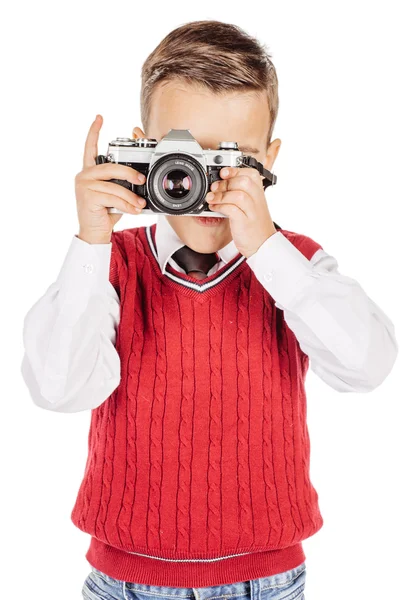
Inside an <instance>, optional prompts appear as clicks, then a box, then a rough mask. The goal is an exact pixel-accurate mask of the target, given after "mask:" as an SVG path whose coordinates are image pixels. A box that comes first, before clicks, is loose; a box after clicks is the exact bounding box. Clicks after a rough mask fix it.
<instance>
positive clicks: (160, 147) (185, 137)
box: [106, 129, 243, 218]
mask: <svg viewBox="0 0 400 600" xmlns="http://www.w3.org/2000/svg"><path fill="white" fill-rule="evenodd" d="M133 149H134V151H132V150H133ZM176 153H179V154H183V155H188V156H190V158H192V159H193V158H194V159H195V160H196V161H197V163H198V164H199V165H200V167H202V170H201V172H202V173H203V174H204V177H205V179H206V182H208V179H207V166H220V167H221V168H222V167H237V166H240V165H241V164H242V157H243V152H241V151H240V150H239V149H238V145H237V142H232V141H224V142H220V143H219V147H218V149H217V150H213V149H211V148H208V149H204V148H202V146H201V145H200V144H199V143H198V141H197V140H196V139H195V138H194V137H193V135H192V134H191V133H190V130H189V129H170V130H169V132H168V133H167V135H166V136H164V137H163V138H162V139H161V140H160V141H159V142H157V140H156V139H154V138H137V139H133V138H116V139H115V140H113V141H111V142H110V143H109V145H108V152H107V155H106V160H107V162H115V163H133V162H137V163H144V164H148V165H149V167H148V173H147V178H146V181H147V180H148V178H149V176H150V175H151V173H152V171H153V170H154V168H155V167H156V165H157V163H158V161H159V160H160V159H161V158H162V157H163V156H165V155H168V154H176ZM216 157H218V159H217V160H215V159H216ZM206 204H207V202H206V200H205V199H204V202H203V204H202V205H200V207H201V206H205V205H206ZM108 212H109V213H118V214H128V213H124V211H121V210H119V209H117V208H108ZM129 214H130V213H129ZM143 214H144V215H146V214H149V215H153V216H157V215H159V214H164V215H170V216H174V215H172V214H171V213H165V212H155V211H154V210H151V209H150V208H144V209H142V210H141V212H140V213H138V216H140V215H143ZM177 216H180V217H223V218H229V217H227V216H226V215H225V214H222V213H220V212H218V211H216V210H213V211H209V210H203V211H201V212H197V213H183V214H179V215H177Z"/></svg>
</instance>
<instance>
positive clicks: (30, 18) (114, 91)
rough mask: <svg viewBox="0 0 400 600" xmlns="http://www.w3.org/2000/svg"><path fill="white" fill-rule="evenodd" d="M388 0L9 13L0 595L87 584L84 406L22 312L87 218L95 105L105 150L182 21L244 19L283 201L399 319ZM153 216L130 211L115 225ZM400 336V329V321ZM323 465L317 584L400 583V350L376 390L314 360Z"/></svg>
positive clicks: (399, 134)
mask: <svg viewBox="0 0 400 600" xmlns="http://www.w3.org/2000/svg"><path fill="white" fill-rule="evenodd" d="M395 10H396V2H394V1H391V2H390V1H387V0H384V1H381V2H379V3H372V2H366V1H364V2H355V1H353V2H352V1H347V2H343V1H335V2H330V3H327V2H316V1H309V0H308V1H307V0H303V1H302V2H297V1H293V2H288V1H286V2H265V1H263V2H256V1H253V2H248V3H246V4H243V3H235V2H233V3H231V2H219V3H216V2H207V1H203V2H202V3H191V2H182V3H178V2H175V3H174V2H167V3H165V4H159V5H158V6H157V7H156V6H155V3H152V2H146V3H140V2H132V1H131V2H116V1H110V2H101V1H99V0H97V1H96V2H92V1H90V2H89V1H86V2H79V3H78V2H76V1H75V2H73V1H71V0H70V1H69V2H43V1H36V2H19V3H8V7H7V8H6V9H3V14H2V18H1V32H0V33H1V35H0V44H1V56H2V83H3V91H2V95H1V112H0V117H1V142H2V160H1V171H2V174H1V187H2V194H1V196H2V204H3V217H2V235H1V244H2V257H3V260H2V289H3V293H2V296H3V303H4V306H3V310H2V317H3V320H2V321H3V332H4V333H3V353H4V358H3V365H5V367H6V368H5V369H4V370H3V373H2V391H3V393H2V435H1V445H2V447H1V457H2V465H1V473H2V478H1V479H2V481H1V487H2V494H1V517H2V526H1V532H2V536H1V542H2V543H1V545H2V551H3V558H2V574H3V576H2V577H1V580H0V585H1V588H2V589H1V590H0V596H1V597H2V598H4V599H5V600H6V599H7V600H8V599H11V598H23V597H24V598H32V599H34V600H36V599H38V600H39V599H40V600H54V599H55V598H57V599H58V600H73V599H77V600H79V599H81V587H82V583H83V581H84V579H85V577H86V575H87V574H88V573H89V569H90V566H89V563H88V562H87V561H86V559H85V553H86V551H87V548H88V546H89V541H90V537H89V536H88V535H87V534H84V533H83V532H81V531H80V530H78V529H77V528H76V527H75V526H74V525H73V524H72V522H71V521H70V512H71V510H72V506H73V504H74V502H75V498H76V494H77V492H78V487H79V485H80V482H81V479H82V476H83V471H84V466H85V461H86V453H87V434H88V429H89V420H90V412H89V411H87V412H82V413H76V414H57V413H51V412H49V411H45V410H43V409H40V408H39V407H37V406H35V405H34V404H33V403H32V401H31V399H30V396H29V393H28V390H27V388H26V387H25V385H24V382H23V380H22V376H21V375H20V363H21V361H22V356H23V345H22V321H23V317H24V316H25V314H26V312H27V311H28V310H29V308H30V307H31V306H32V305H33V303H34V302H36V300H37V299H38V298H39V297H40V296H41V295H42V294H43V293H44V292H45V291H46V289H47V287H48V286H49V285H50V284H51V283H52V282H53V281H54V280H55V279H56V277H57V274H58V271H59V269H60V267H61V264H62V261H63V258H64V256H65V253H66V251H67V249H68V246H69V244H70V241H71V238H72V236H73V235H74V234H75V233H77V232H78V222H77V216H76V207H75V195H74V177H75V175H76V173H77V172H78V171H80V169H81V163H82V153H83V145H84V141H85V138H86V134H87V131H88V128H89V126H90V124H91V122H92V121H93V119H94V117H95V115H96V114H97V113H100V114H102V115H103V117H104V125H103V129H102V132H101V137H100V147H99V151H100V153H104V152H105V151H106V150H107V144H108V142H109V141H110V140H111V139H113V138H115V137H117V136H130V135H131V132H132V129H133V127H134V126H136V125H138V126H142V123H141V121H140V113H139V90H140V68H141V65H142V63H143V61H144V60H145V58H146V57H147V55H148V54H149V53H150V52H151V51H152V50H153V49H154V47H155V46H156V45H157V44H158V43H159V42H160V41H161V39H162V38H163V37H164V36H165V35H166V34H167V33H168V32H169V31H170V30H172V29H174V28H175V27H177V26H179V25H181V24H183V23H184V22H187V21H191V20H198V19H214V18H215V19H218V20H222V21H228V22H232V23H235V24H238V25H240V26H241V27H243V28H244V29H245V30H246V31H248V32H249V33H250V34H252V35H255V36H257V37H258V38H259V39H260V40H261V41H262V42H263V43H266V44H267V45H268V48H269V49H270V51H271V52H272V60H273V62H274V64H275V67H276V69H277V72H278V78H279V94H280V111H279V116H278V120H277V124H276V128H275V131H274V136H273V139H274V138H275V137H279V138H281V140H282V146H281V149H280V153H279V156H278V159H277V161H276V163H275V167H274V172H275V173H276V174H277V177H278V185H277V186H276V187H275V188H274V189H273V190H271V188H269V189H268V190H267V192H266V197H267V201H268V203H269V207H270V211H271V215H272V218H273V219H274V220H275V221H276V222H277V223H278V224H279V225H280V226H281V227H283V228H286V229H289V230H292V231H297V232H300V233H304V234H306V235H308V236H310V237H312V238H313V239H314V240H316V241H317V242H319V243H320V244H321V245H322V246H323V248H324V249H325V250H326V251H327V252H329V253H330V254H333V255H334V256H335V257H336V258H337V260H338V262H339V270H340V271H341V272H342V273H343V274H346V275H348V276H350V277H354V278H355V279H357V280H358V281H359V282H360V284H361V285H362V287H363V288H364V290H365V291H366V292H367V293H368V295H369V296H370V297H371V298H372V299H373V300H374V301H375V302H376V303H377V304H378V305H379V306H381V308H382V309H383V310H384V311H385V312H386V313H387V314H388V315H389V316H390V318H391V319H392V320H393V322H394V324H395V326H396V327H397V328H398V329H399V330H400V328H399V320H400V318H399V287H400V286H399V267H398V263H399V258H400V257H399V234H400V228H399V222H398V217H399V199H400V196H399V177H398V176H399V162H400V151H399V147H400V118H399V106H400V86H399V58H400V42H399V40H400V36H399V34H398V19H396V14H395ZM152 222H154V219H152V218H149V217H143V216H142V217H141V216H139V217H134V216H130V215H124V216H123V217H122V219H121V220H120V222H119V223H118V225H117V226H116V229H124V228H126V227H136V226H141V225H145V224H146V225H147V224H148V223H152ZM399 337H400V336H399ZM306 385H307V391H308V426H309V431H310V438H311V479H312V482H313V484H314V486H315V488H316V490H317V492H318V494H319V501H320V508H321V512H322V515H323V518H324V526H323V528H322V529H321V530H320V531H319V532H318V533H317V534H316V535H315V536H313V537H311V538H309V539H307V540H306V541H305V542H304V549H305V552H306V556H307V584H306V598H307V600H334V599H335V600H336V599H337V598H341V599H344V600H347V599H353V598H360V599H361V598H363V599H365V600H367V599H368V600H369V599H371V600H372V599H375V598H385V597H390V598H395V597H397V594H398V593H399V592H398V582H397V579H396V574H398V573H399V559H400V553H399V548H398V540H399V536H400V527H399V505H400V498H399V489H400V487H399V454H400V453H399V443H398V440H399V417H400V411H399V390H400V378H399V361H398V362H397V363H396V365H395V367H394V369H393V370H392V372H391V374H390V375H389V377H388V378H387V379H386V381H385V382H384V383H383V384H382V385H381V386H379V388H377V389H376V390H375V391H373V392H372V393H369V394H340V393H339V392H336V391H335V390H333V389H331V388H330V387H329V386H327V384H325V383H324V382H323V381H322V380H319V379H318V378H317V376H316V375H314V374H313V373H312V372H311V371H309V373H308V376H307V384H306Z"/></svg>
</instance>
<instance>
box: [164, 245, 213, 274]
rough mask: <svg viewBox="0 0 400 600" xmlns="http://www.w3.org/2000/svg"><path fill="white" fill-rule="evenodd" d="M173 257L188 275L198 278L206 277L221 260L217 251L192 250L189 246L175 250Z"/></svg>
mask: <svg viewBox="0 0 400 600" xmlns="http://www.w3.org/2000/svg"><path fill="white" fill-rule="evenodd" d="M171 258H173V259H174V260H175V261H176V262H177V263H178V265H179V266H180V267H182V269H185V271H186V273H187V275H190V276H191V277H195V278H196V279H205V278H206V277H207V273H208V271H209V270H210V269H211V268H212V267H213V266H214V265H215V264H216V263H217V262H219V256H218V254H217V253H216V252H211V253H209V254H203V253H202V252H196V251H195V250H192V249H191V248H189V246H182V248H179V250H177V251H176V252H174V254H173V255H172V257H171Z"/></svg>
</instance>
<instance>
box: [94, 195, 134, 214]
mask: <svg viewBox="0 0 400 600" xmlns="http://www.w3.org/2000/svg"><path fill="white" fill-rule="evenodd" d="M100 197H101V206H103V207H106V208H109V207H110V208H111V207H112V208H117V209H118V210H121V211H122V212H125V213H130V214H132V215H139V214H140V213H141V212H142V208H138V207H137V206H133V205H132V204H130V202H126V201H125V200H123V199H122V198H120V197H119V196H114V195H113V194H100ZM111 214H115V213H111Z"/></svg>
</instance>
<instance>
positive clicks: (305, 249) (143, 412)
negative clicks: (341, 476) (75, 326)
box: [71, 224, 323, 587]
mask: <svg viewBox="0 0 400 600" xmlns="http://www.w3.org/2000/svg"><path fill="white" fill-rule="evenodd" d="M155 229H156V224H153V225H152V226H147V227H139V228H134V229H125V230H123V231H118V232H113V234H112V253H111V265H110V281H111V282H112V283H113V285H114V286H115V288H116V289H117V291H118V293H119V296H120V299H121V320H120V325H119V328H118V332H117V339H116V349H117V351H118V353H119V356H120V360H121V381H120V384H119V386H118V387H117V388H116V390H115V391H114V392H113V393H112V394H111V395H110V397H109V398H107V399H106V400H105V401H104V402H103V403H102V404H101V405H100V406H99V407H98V408H96V409H94V410H92V413H91V424H90V430H89V440H88V457H87V462H86V467H85V472H84V476H83V480H82V483H81V485H80V488H79V492H78V496H77V499H76V502H75V505H74V508H73V510H72V513H71V519H72V522H73V523H74V524H75V525H76V526H77V527H78V528H79V529H81V530H82V531H84V532H87V533H88V534H90V535H91V542H90V547H89V549H88V551H87V554H86V558H87V560H88V561H89V563H90V564H91V565H93V566H94V567H96V568H97V569H99V570H101V571H103V572H104V573H106V574H107V575H109V576H110V577H114V578H116V579H120V580H124V581H131V582H135V583H143V584H147V585H159V586H173V587H208V586H213V585H224V584H229V583H234V582H238V581H247V580H250V579H256V578H259V577H266V576H268V575H273V574H275V573H281V572H283V571H286V570H288V569H292V568H294V567H296V566H298V565H299V564H301V563H302V562H303V561H304V560H305V554H304V551H303V547H302V544H301V541H302V540H304V539H305V538H308V537H310V536H312V535H313V534H315V533H316V532H317V531H318V530H319V529H320V528H321V527H322V525H323V519H322V517H321V514H320V511H319V506H318V494H317V493H316V491H315V489H314V487H313V485H312V483H311V481H310V476H309V468H310V462H309V461H310V441H309V435H308V428H307V423H306V393H305V389H304V381H305V376H306V372H307V369H308V356H307V355H306V354H304V352H303V351H302V350H301V348H300V346H299V343H298V341H297V338H296V337H295V335H294V333H293V332H292V331H291V329H289V327H288V326H287V324H286V322H285V320H284V314H283V311H282V310H280V309H278V308H277V307H276V306H275V304H274V300H273V298H272V297H271V295H270V294H269V293H268V292H267V290H266V289H265V288H264V287H263V286H262V285H261V283H260V282H259V281H258V280H257V278H256V276H255V275H254V273H253V271H252V270H251V268H250V267H249V265H248V264H247V262H246V259H245V257H244V256H242V255H241V254H237V256H236V257H235V258H234V259H232V260H231V261H230V262H229V263H228V264H226V265H224V267H223V268H222V269H221V270H219V271H218V272H217V273H214V274H213V275H211V276H210V277H207V278H206V279H203V280H198V279H194V278H193V277H190V276H188V275H186V274H184V273H180V272H178V271H176V270H175V269H174V268H173V267H171V266H170V265H169V264H168V265H167V274H165V275H163V274H162V273H161V270H160V267H159V264H158V262H157V258H156V256H157V254H156V252H157V248H156V244H155ZM280 231H281V233H282V234H283V235H285V237H287V238H288V239H289V240H290V242H291V243H293V244H294V245H295V246H296V247H297V248H298V249H299V250H300V251H301V252H302V253H303V254H304V256H306V258H308V259H310V258H311V256H312V255H313V254H314V252H315V251H316V250H317V249H318V248H320V247H321V246H319V245H318V244H317V243H316V242H314V241H313V240H312V239H310V238H308V237H306V236H304V235H299V234H296V233H294V232H291V231H287V230H280Z"/></svg>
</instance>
